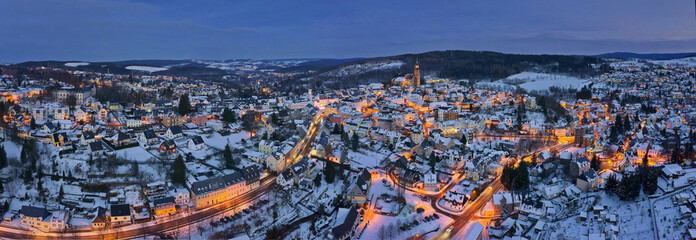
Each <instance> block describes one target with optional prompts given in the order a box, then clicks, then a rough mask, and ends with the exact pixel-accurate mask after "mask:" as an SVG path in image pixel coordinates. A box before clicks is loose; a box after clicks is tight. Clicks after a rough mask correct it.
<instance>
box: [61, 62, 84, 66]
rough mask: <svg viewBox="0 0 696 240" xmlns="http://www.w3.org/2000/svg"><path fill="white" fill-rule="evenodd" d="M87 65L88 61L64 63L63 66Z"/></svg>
mask: <svg viewBox="0 0 696 240" xmlns="http://www.w3.org/2000/svg"><path fill="white" fill-rule="evenodd" d="M87 65H89V63H88V62H69V63H65V66H67V67H79V66H87Z"/></svg>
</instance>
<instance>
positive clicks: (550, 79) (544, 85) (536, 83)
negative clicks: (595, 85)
mask: <svg viewBox="0 0 696 240" xmlns="http://www.w3.org/2000/svg"><path fill="white" fill-rule="evenodd" d="M505 79H507V80H520V81H524V82H525V83H522V84H520V87H522V88H524V89H525V90H527V91H533V90H538V91H541V90H547V89H549V87H551V86H555V87H560V88H575V89H580V88H582V86H584V85H586V84H588V83H589V81H588V80H587V79H579V78H576V77H570V76H564V75H557V74H548V73H535V72H522V73H519V74H515V75H512V76H509V77H507V78H505Z"/></svg>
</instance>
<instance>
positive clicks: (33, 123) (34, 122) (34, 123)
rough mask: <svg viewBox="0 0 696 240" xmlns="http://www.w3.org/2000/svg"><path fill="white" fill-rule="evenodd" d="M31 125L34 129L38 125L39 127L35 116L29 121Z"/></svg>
mask: <svg viewBox="0 0 696 240" xmlns="http://www.w3.org/2000/svg"><path fill="white" fill-rule="evenodd" d="M29 127H30V128H31V130H34V129H36V127H38V125H36V120H35V119H34V118H33V117H32V118H31V121H30V122H29Z"/></svg>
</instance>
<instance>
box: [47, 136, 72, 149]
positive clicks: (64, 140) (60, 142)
mask: <svg viewBox="0 0 696 240" xmlns="http://www.w3.org/2000/svg"><path fill="white" fill-rule="evenodd" d="M51 136H52V137H51V141H52V143H53V145H54V146H58V147H60V146H65V145H69V144H70V138H68V134H66V133H64V132H61V133H54V134H53V135H51Z"/></svg>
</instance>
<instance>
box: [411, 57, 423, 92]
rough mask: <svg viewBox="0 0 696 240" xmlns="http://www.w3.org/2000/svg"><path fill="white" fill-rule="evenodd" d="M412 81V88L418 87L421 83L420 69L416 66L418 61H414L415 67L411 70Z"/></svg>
mask: <svg viewBox="0 0 696 240" xmlns="http://www.w3.org/2000/svg"><path fill="white" fill-rule="evenodd" d="M413 81H414V83H413V84H412V85H413V86H416V87H418V86H420V81H421V75H420V67H419V66H418V59H416V67H415V68H414V69H413Z"/></svg>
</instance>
